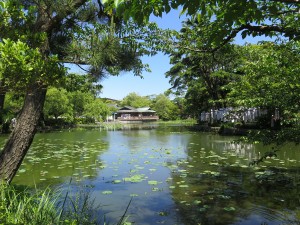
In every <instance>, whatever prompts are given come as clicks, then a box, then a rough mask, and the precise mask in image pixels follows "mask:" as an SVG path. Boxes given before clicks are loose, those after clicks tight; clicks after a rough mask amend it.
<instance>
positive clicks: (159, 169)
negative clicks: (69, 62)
mask: <svg viewBox="0 0 300 225" xmlns="http://www.w3.org/2000/svg"><path fill="white" fill-rule="evenodd" d="M236 138H237V137H229V136H219V135H216V134H210V133H201V132H194V131H190V130H188V129H186V128H184V127H179V126H155V125H153V126H147V127H138V128H136V129H134V128H130V127H129V128H128V129H124V130H121V131H120V130H115V131H113V130H111V131H108V130H103V129H102V130H101V129H94V130H79V129H78V130H67V131H60V132H50V133H38V134H37V135H36V137H35V139H34V142H33V144H32V147H31V148H30V150H29V152H28V154H27V155H26V158H25V159H24V162H23V164H22V166H21V167H20V169H19V171H18V173H17V175H16V177H15V178H14V180H13V183H14V184H18V185H26V186H29V187H35V186H37V187H40V188H43V187H46V186H51V187H53V188H54V187H61V188H65V189H68V190H71V191H72V192H77V193H89V195H90V196H89V197H90V199H93V206H94V207H95V208H94V209H93V212H94V213H95V214H97V215H98V219H99V221H102V222H103V220H105V221H109V222H110V223H111V224H115V223H116V222H117V221H118V220H119V219H120V217H121V216H122V215H123V213H124V212H125V210H126V208H127V206H128V205H129V208H128V211H127V215H128V216H129V217H128V221H130V222H133V223H134V224H141V225H153V224H170V225H173V224H180V225H181V224H182V225H189V224H205V225H210V224H213V225H214V224H225V225H226V224H231V225H250V224H258V225H260V224H264V225H266V224H268V225H277V224H278V225H279V224H299V221H300V179H299V177H300V170H299V168H300V147H299V146H294V145H292V144H288V145H286V146H284V147H283V148H282V149H281V150H280V151H279V152H277V157H276V158H274V157H272V158H268V159H266V160H265V161H264V162H263V163H260V164H259V165H258V166H249V163H250V162H251V161H252V160H253V159H257V157H259V156H261V155H263V154H264V152H266V151H270V147H266V146H262V145H259V144H257V145H251V144H237V143H234V142H233V141H234V140H235V139H236ZM4 139H5V137H1V139H0V141H1V144H2V145H3V142H4ZM103 215H105V219H104V216H103Z"/></svg>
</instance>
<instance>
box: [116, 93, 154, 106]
mask: <svg viewBox="0 0 300 225" xmlns="http://www.w3.org/2000/svg"><path fill="white" fill-rule="evenodd" d="M150 103H151V101H150V99H149V98H147V97H145V96H140V95H139V94H137V93H135V92H131V93H129V94H128V95H127V96H125V97H124V98H123V99H122V101H121V102H120V105H121V106H132V107H135V108H140V107H145V106H149V105H150Z"/></svg>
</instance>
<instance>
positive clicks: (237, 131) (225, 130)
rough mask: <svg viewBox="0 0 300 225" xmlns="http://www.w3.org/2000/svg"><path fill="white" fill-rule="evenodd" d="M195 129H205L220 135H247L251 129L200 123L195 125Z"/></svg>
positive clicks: (204, 130)
mask: <svg viewBox="0 0 300 225" xmlns="http://www.w3.org/2000/svg"><path fill="white" fill-rule="evenodd" d="M193 129H195V130H197V131H203V132H212V133H216V134H220V135H234V136H235V135H238V136H245V135H247V134H248V133H249V129H245V128H237V127H224V126H220V127H211V126H208V125H200V124H196V125H194V126H193Z"/></svg>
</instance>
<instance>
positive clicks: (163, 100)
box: [152, 94, 179, 120]
mask: <svg viewBox="0 0 300 225" xmlns="http://www.w3.org/2000/svg"><path fill="white" fill-rule="evenodd" d="M152 109H153V110H155V111H156V114H157V115H158V116H159V118H160V119H162V120H176V119H179V108H178V107H177V105H176V104H175V103H174V102H172V101H171V100H170V99H169V98H168V97H167V96H165V95H164V94H160V95H158V96H156V98H155V99H154V100H153V103H152Z"/></svg>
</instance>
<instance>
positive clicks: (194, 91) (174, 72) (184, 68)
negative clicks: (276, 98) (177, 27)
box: [166, 19, 240, 114]
mask: <svg viewBox="0 0 300 225" xmlns="http://www.w3.org/2000/svg"><path fill="white" fill-rule="evenodd" d="M209 25H210V23H209V22H205V21H204V22H201V23H199V22H198V21H197V20H191V19H189V20H187V21H185V22H184V24H183V28H182V29H181V31H180V32H178V33H175V35H176V39H177V45H175V46H174V47H173V48H172V50H170V52H169V53H170V55H171V59H170V62H171V64H172V65H173V66H172V67H171V69H170V70H169V71H168V72H167V73H166V77H168V78H170V83H171V84H172V89H175V93H176V94H177V95H185V99H186V104H187V108H188V111H189V112H190V113H191V114H199V113H200V112H201V111H203V110H208V109H210V108H221V107H225V106H226V104H227V101H226V95H227V92H228V91H227V90H226V89H224V86H225V85H226V84H228V83H230V82H231V81H233V80H234V79H235V77H236V71H237V69H238V67H239V55H238V51H239V48H240V47H238V46H235V45H226V46H224V47H223V48H222V49H219V50H216V51H214V52H210V51H204V50H203V51H195V50H194V49H195V48H199V49H205V48H206V49H209V48H210V43H209V36H208V34H209V32H210V30H209Z"/></svg>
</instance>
